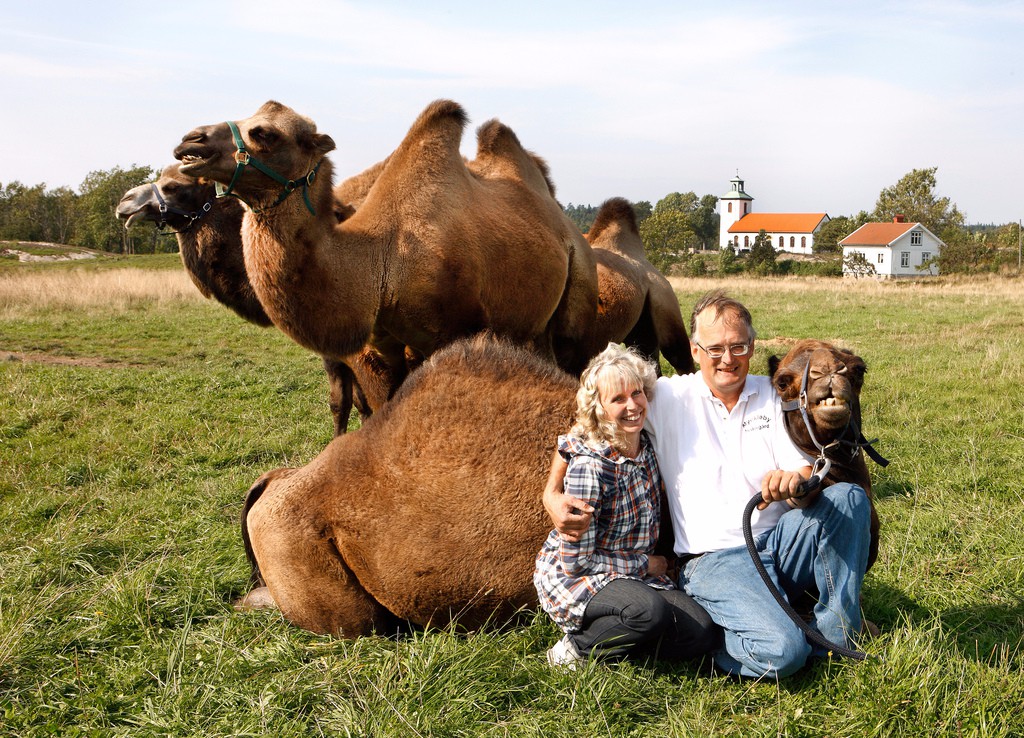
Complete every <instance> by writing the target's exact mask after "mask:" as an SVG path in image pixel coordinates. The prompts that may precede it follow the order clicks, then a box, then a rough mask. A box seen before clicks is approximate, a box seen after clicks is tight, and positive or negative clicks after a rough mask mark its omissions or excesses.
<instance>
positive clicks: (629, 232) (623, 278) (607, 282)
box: [586, 197, 693, 374]
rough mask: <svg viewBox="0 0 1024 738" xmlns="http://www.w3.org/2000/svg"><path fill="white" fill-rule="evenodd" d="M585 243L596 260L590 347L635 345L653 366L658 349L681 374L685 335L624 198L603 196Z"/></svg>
mask: <svg viewBox="0 0 1024 738" xmlns="http://www.w3.org/2000/svg"><path fill="white" fill-rule="evenodd" d="M586 238H587V241H588V242H589V243H590V245H591V247H592V248H593V249H594V256H595V258H596V260H597V283H598V294H599V297H598V305H597V320H596V321H595V323H594V338H593V341H594V346H595V347H596V350H600V349H601V348H604V347H605V346H607V345H608V343H609V342H615V343H625V344H626V345H627V346H635V347H636V348H637V350H638V351H640V352H641V353H642V354H644V355H645V356H647V357H649V358H650V359H652V360H653V361H654V363H655V365H656V366H657V365H658V355H659V352H660V353H661V354H663V355H664V356H665V358H666V359H667V360H668V363H669V364H671V365H672V367H673V368H674V369H675V370H676V371H677V372H679V373H680V374H689V373H691V372H693V357H692V356H691V355H690V339H689V338H688V337H687V335H686V326H685V324H684V323H683V316H682V313H680V311H679V299H678V298H677V297H676V293H675V291H674V290H673V289H672V285H670V284H669V283H668V280H667V279H665V277H664V276H663V275H662V274H661V272H659V271H658V270H657V269H655V268H654V265H653V264H651V262H649V261H648V260H647V257H646V256H645V255H644V244H643V241H641V240H640V231H639V229H638V228H637V225H636V214H635V213H634V212H633V207H632V205H630V204H629V201H628V200H625V199H623V198H621V197H614V198H612V199H610V200H606V201H605V202H604V203H603V204H602V205H601V207H600V209H599V210H598V211H597V217H596V219H595V220H594V224H593V225H592V226H591V227H590V231H589V232H588V233H587V234H586Z"/></svg>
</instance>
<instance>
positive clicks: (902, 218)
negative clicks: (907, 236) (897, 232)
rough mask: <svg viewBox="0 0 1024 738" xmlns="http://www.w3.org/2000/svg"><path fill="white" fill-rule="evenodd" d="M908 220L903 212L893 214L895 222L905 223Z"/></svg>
mask: <svg viewBox="0 0 1024 738" xmlns="http://www.w3.org/2000/svg"><path fill="white" fill-rule="evenodd" d="M906 220H907V216H905V215H904V214H903V213H897V214H896V215H894V216H892V222H893V223H905V222H906Z"/></svg>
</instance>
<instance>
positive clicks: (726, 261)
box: [718, 246, 743, 276]
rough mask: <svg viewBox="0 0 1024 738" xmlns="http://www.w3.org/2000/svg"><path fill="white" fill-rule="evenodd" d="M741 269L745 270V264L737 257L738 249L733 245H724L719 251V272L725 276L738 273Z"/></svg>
mask: <svg viewBox="0 0 1024 738" xmlns="http://www.w3.org/2000/svg"><path fill="white" fill-rule="evenodd" d="M741 271H743V265H742V264H741V263H740V261H739V259H737V258H736V251H735V250H734V249H733V248H732V246H724V247H722V249H721V251H719V252H718V273H719V274H720V275H722V276H725V275H726V274H736V273H737V272H741Z"/></svg>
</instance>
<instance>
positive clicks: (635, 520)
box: [533, 433, 673, 633]
mask: <svg viewBox="0 0 1024 738" xmlns="http://www.w3.org/2000/svg"><path fill="white" fill-rule="evenodd" d="M558 452H559V453H560V454H561V455H562V457H563V458H565V459H566V460H567V462H568V464H569V468H568V469H567V470H566V473H565V493H566V494H569V495H572V496H573V497H578V498H579V499H581V500H584V501H585V502H588V503H590V504H591V505H592V506H593V507H594V520H593V523H592V524H591V525H590V527H589V528H588V529H587V530H586V532H584V534H583V537H582V539H581V540H580V541H579V543H571V542H569V541H564V540H562V538H561V536H559V535H558V531H555V530H553V531H551V533H550V534H549V535H548V538H547V540H546V541H545V542H544V546H543V548H541V550H540V553H539V554H537V565H536V569H535V570H534V574H533V584H534V586H535V587H536V588H537V594H538V595H539V596H540V605H541V607H543V608H544V610H545V612H547V613H548V614H549V615H550V616H551V618H552V619H553V620H554V621H555V622H556V623H558V625H559V627H561V628H562V630H564V631H566V632H570V633H571V632H574V631H578V630H580V629H581V628H582V623H583V613H584V611H585V610H586V609H587V603H588V602H589V601H590V598H591V597H593V596H594V595H595V594H597V592H598V591H599V590H600V589H601V588H602V587H604V586H605V585H606V584H608V583H609V582H611V581H612V580H614V579H620V578H625V579H637V580H640V581H642V582H646V583H647V584H649V585H651V586H652V587H656V588H658V589H672V588H673V584H672V580H671V579H669V578H668V577H665V576H661V577H649V576H647V560H648V558H647V557H648V555H649V554H651V553H653V551H654V545H655V544H656V543H657V541H658V529H659V526H660V523H661V510H660V505H661V473H660V472H659V471H658V462H657V459H656V458H655V456H654V449H653V447H652V446H651V443H650V441H649V439H648V438H647V434H646V433H642V434H641V440H640V453H639V454H638V455H637V457H636V459H630V458H628V457H626V456H623V455H622V454H620V453H619V452H618V451H616V450H615V449H613V448H612V447H611V446H608V445H604V446H603V447H601V448H600V449H593V448H590V447H589V446H587V445H586V444H585V443H584V442H583V441H582V440H580V439H579V438H576V437H575V436H569V435H566V436H560V437H559V438H558Z"/></svg>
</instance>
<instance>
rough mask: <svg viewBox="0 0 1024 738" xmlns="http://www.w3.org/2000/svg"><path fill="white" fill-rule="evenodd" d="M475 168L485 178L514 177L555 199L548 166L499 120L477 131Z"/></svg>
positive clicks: (553, 185) (493, 120) (490, 121)
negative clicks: (538, 188)
mask: <svg viewBox="0 0 1024 738" xmlns="http://www.w3.org/2000/svg"><path fill="white" fill-rule="evenodd" d="M474 164H475V165H476V169H477V170H478V172H479V173H480V174H482V175H485V176H494V175H501V174H504V175H505V176H508V175H511V174H514V175H515V176H517V177H518V178H519V179H522V180H523V181H525V182H527V183H529V184H531V185H533V186H535V187H541V188H543V189H546V190H547V191H548V194H550V195H551V197H554V196H555V183H554V182H553V181H552V180H551V169H550V168H549V167H548V163H547V162H546V161H544V159H542V158H541V157H539V156H537V154H534V153H533V152H532V151H527V150H526V149H525V148H523V145H522V143H520V141H519V137H518V136H517V135H516V134H515V131H513V130H512V129H511V128H509V127H508V126H507V125H505V124H504V123H502V122H501V121H499V120H498V119H497V118H492V119H491V120H489V121H487V122H486V123H484V124H483V125H482V126H480V127H479V128H477V129H476V161H475V162H474ZM510 164H511V168H510V167H509V165H510Z"/></svg>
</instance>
